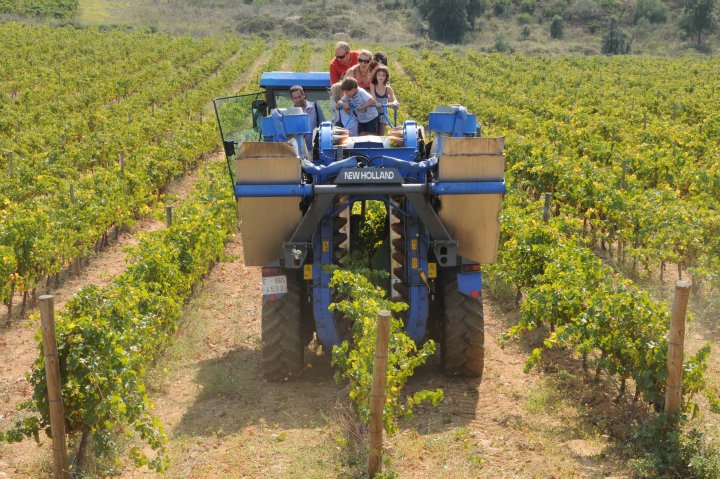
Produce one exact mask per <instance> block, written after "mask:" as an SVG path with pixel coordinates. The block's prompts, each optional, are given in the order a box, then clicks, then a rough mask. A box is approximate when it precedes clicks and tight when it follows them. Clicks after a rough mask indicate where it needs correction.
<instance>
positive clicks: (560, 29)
mask: <svg viewBox="0 0 720 479" xmlns="http://www.w3.org/2000/svg"><path fill="white" fill-rule="evenodd" d="M564 32H565V21H564V20H563V18H562V17H561V16H560V15H555V16H554V17H553V19H552V21H550V37H551V38H555V39H560V38H562V37H563V35H564Z"/></svg>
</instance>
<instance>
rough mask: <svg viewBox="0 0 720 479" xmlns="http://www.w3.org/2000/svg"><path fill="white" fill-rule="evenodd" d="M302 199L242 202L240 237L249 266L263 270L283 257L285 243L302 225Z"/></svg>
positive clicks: (239, 202) (239, 201)
mask: <svg viewBox="0 0 720 479" xmlns="http://www.w3.org/2000/svg"><path fill="white" fill-rule="evenodd" d="M299 204H300V199H299V198H240V199H239V200H238V214H239V216H240V220H239V222H240V234H241V235H242V241H243V252H244V254H245V265H246V266H262V265H264V264H267V263H269V262H271V261H274V260H276V259H278V258H280V257H281V256H282V244H283V241H287V240H288V239H290V235H292V233H293V231H294V230H295V227H296V226H297V225H298V223H299V222H300V218H301V216H302V215H301V214H300V208H299Z"/></svg>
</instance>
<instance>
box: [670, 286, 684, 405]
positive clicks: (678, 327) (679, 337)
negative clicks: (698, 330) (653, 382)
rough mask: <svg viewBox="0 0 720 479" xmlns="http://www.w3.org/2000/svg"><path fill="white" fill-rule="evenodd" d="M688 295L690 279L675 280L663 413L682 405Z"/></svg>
mask: <svg viewBox="0 0 720 479" xmlns="http://www.w3.org/2000/svg"><path fill="white" fill-rule="evenodd" d="M689 296H690V281H677V282H675V298H674V299H673V307H672V317H671V318H670V331H669V332H668V343H669V344H668V362H667V364H668V378H667V385H666V386H665V413H666V414H673V413H676V412H677V411H679V410H680V407H681V406H682V373H683V351H684V343H685V313H686V312H687V304H688V297H689Z"/></svg>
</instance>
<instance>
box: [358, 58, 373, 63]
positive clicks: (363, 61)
mask: <svg viewBox="0 0 720 479" xmlns="http://www.w3.org/2000/svg"><path fill="white" fill-rule="evenodd" d="M358 63H370V60H363V59H362V58H359V59H358Z"/></svg>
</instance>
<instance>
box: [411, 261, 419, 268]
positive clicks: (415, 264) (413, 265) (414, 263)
mask: <svg viewBox="0 0 720 479" xmlns="http://www.w3.org/2000/svg"><path fill="white" fill-rule="evenodd" d="M417 267H418V260H417V258H413V259H412V268H413V269H417Z"/></svg>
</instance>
